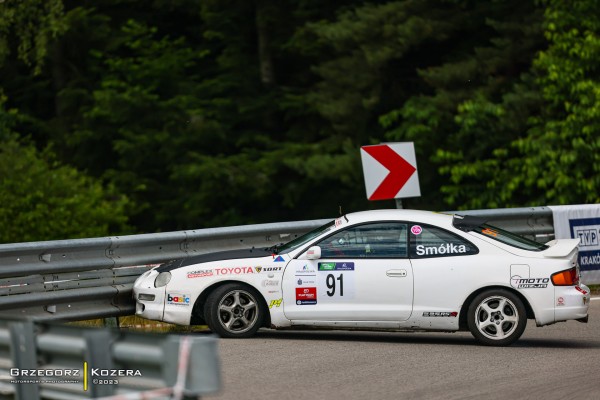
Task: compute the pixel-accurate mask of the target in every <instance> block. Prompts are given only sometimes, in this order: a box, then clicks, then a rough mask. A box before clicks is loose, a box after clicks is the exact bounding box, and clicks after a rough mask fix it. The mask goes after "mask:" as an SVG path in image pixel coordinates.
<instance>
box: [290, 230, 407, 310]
mask: <svg viewBox="0 0 600 400" xmlns="http://www.w3.org/2000/svg"><path fill="white" fill-rule="evenodd" d="M312 245H313V246H314V245H317V246H319V247H320V248H321V258H319V259H318V260H308V259H307V258H306V251H305V252H304V253H302V254H300V255H299V256H298V257H297V258H296V259H293V260H292V261H290V263H289V264H288V265H287V267H286V269H285V272H284V277H283V298H284V313H285V315H286V317H287V318H289V319H291V320H320V321H403V320H406V319H408V318H409V317H410V315H411V311H412V301H413V272H412V267H411V264H410V260H409V259H408V237H407V224H404V223H399V222H379V223H368V224H361V225H355V226H352V227H349V228H346V229H344V230H341V231H338V232H336V233H334V234H332V235H330V236H328V237H326V238H325V239H322V240H320V241H319V242H317V243H313V244H312Z"/></svg>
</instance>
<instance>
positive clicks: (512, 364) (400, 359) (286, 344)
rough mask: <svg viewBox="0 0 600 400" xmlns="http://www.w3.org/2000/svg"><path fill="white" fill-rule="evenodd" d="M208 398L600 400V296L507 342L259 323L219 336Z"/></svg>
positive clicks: (530, 326) (463, 336) (467, 336)
mask: <svg viewBox="0 0 600 400" xmlns="http://www.w3.org/2000/svg"><path fill="white" fill-rule="evenodd" d="M220 356H221V361H222V374H223V375H222V376H223V390H222V391H221V393H220V394H219V395H212V396H205V397H204V398H205V399H210V400H226V399H227V400H228V399H236V400H244V399H257V400H258V399H260V400H285V399H294V400H297V399H307V400H317V399H328V400H334V399H343V400H351V399H374V400H378V399H393V400H399V399H444V400H451V399H461V400H463V399H486V400H493V399H503V400H507V399H544V400H552V399H561V400H562V399H586V400H594V399H600V298H599V299H596V300H594V301H592V305H591V308H590V321H589V323H587V324H582V323H579V322H576V321H569V322H564V323H559V324H555V325H550V326H546V327H543V328H537V327H536V326H535V323H533V322H531V321H530V322H529V324H528V326H527V329H526V331H525V333H524V334H523V336H522V337H521V339H520V340H519V341H518V342H517V343H516V344H514V345H512V346H510V347H505V348H497V347H485V346H480V345H478V344H477V343H476V342H475V340H474V339H473V337H472V336H471V335H470V333H468V332H460V333H381V332H343V331H328V332H323V331H320V332H315V331H271V330H261V331H260V332H259V333H258V335H257V336H256V337H255V338H252V339H242V340H239V339H236V340H233V339H226V340H221V341H220Z"/></svg>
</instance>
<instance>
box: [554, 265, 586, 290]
mask: <svg viewBox="0 0 600 400" xmlns="http://www.w3.org/2000/svg"><path fill="white" fill-rule="evenodd" d="M552 283H553V284H554V286H575V285H579V271H577V267H573V268H571V269H567V270H564V271H560V272H557V273H555V274H552Z"/></svg>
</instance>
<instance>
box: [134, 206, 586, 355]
mask: <svg viewBox="0 0 600 400" xmlns="http://www.w3.org/2000/svg"><path fill="white" fill-rule="evenodd" d="M578 242H579V240H578V239H565V240H554V241H552V242H549V243H547V244H539V243H536V242H534V241H531V240H528V239H526V238H523V237H521V236H518V235H515V234H512V233H509V232H506V231H504V230H502V229H499V228H496V227H493V226H490V225H487V224H486V223H485V221H484V220H482V219H481V218H477V217H471V216H459V215H455V216H451V215H445V214H438V213H432V212H426V211H414V210H378V211H365V212H358V213H352V214H348V215H345V216H343V217H340V218H338V219H336V220H333V221H331V222H330V223H328V224H326V225H324V226H322V227H320V228H318V229H315V230H313V231H311V232H309V233H307V234H305V235H303V236H300V237H298V238H296V239H294V240H292V241H291V242H289V243H287V244H284V245H281V246H275V247H273V248H270V249H262V250H259V249H252V250H235V251H226V252H220V253H211V254H203V255H199V256H194V257H190V258H186V259H179V260H174V261H171V262H168V263H166V264H162V265H161V266H159V267H157V268H155V269H152V270H150V271H147V272H146V273H144V274H143V275H142V276H140V278H138V280H137V281H136V282H135V285H134V296H135V299H136V302H137V307H136V314H137V315H139V316H142V317H144V318H148V319H153V320H160V321H166V322H170V323H175V324H180V325H190V324H194V325H195V324H207V325H208V326H209V327H210V329H211V330H212V331H213V332H216V333H217V334H219V335H220V336H222V337H234V338H235V337H248V336H251V335H253V334H254V333H255V332H256V331H257V330H258V329H259V328H261V327H270V328H293V329H296V328H306V327H310V328H322V329H377V330H394V331H400V330H415V331H458V330H469V331H471V333H472V334H473V336H474V337H475V338H476V339H477V340H478V341H479V342H481V343H483V344H487V345H497V346H502V345H508V344H511V343H513V342H514V341H516V340H517V339H518V338H519V337H520V336H521V334H522V333H523V331H524V329H525V325H526V322H527V319H528V318H529V319H535V321H536V323H537V325H538V326H543V325H548V324H553V323H555V322H559V321H566V320H577V321H581V322H587V318H588V307H589V302H590V295H589V289H588V288H587V287H586V286H585V285H583V284H581V283H580V282H579V266H578V263H577V254H578V250H577V244H578Z"/></svg>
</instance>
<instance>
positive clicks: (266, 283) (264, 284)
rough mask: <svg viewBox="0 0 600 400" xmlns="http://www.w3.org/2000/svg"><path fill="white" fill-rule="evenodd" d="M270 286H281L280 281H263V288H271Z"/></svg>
mask: <svg viewBox="0 0 600 400" xmlns="http://www.w3.org/2000/svg"><path fill="white" fill-rule="evenodd" d="M270 286H279V281H278V280H275V281H273V280H269V279H267V280H264V281H262V287H270Z"/></svg>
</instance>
